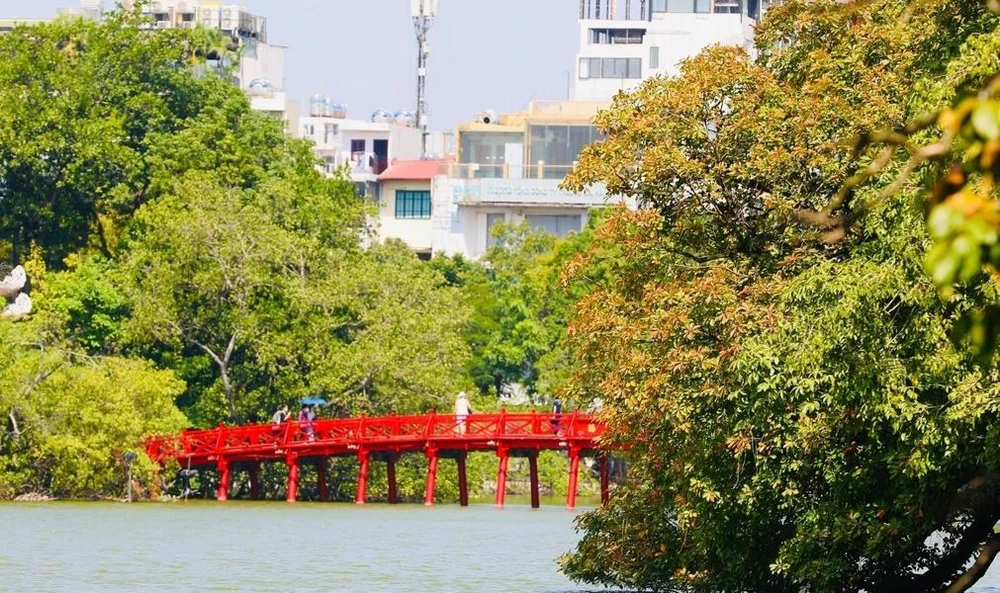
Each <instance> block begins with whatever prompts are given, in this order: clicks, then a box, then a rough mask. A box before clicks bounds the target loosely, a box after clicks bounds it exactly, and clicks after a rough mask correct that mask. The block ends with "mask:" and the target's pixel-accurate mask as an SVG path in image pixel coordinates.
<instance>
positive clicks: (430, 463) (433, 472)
mask: <svg viewBox="0 0 1000 593" xmlns="http://www.w3.org/2000/svg"><path fill="white" fill-rule="evenodd" d="M437 471H438V456H437V450H435V449H427V489H426V490H425V491H424V504H425V505H427V506H431V505H433V504H434V489H435V488H436V485H437Z"/></svg>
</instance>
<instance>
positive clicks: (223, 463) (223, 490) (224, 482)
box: [216, 457, 229, 502]
mask: <svg viewBox="0 0 1000 593" xmlns="http://www.w3.org/2000/svg"><path fill="white" fill-rule="evenodd" d="M216 467H217V468H218V469H219V490H218V492H216V498H217V499H218V500H219V502H225V501H226V500H227V499H228V498H229V460H227V459H225V458H224V457H220V458H219V461H218V462H217V463H216Z"/></svg>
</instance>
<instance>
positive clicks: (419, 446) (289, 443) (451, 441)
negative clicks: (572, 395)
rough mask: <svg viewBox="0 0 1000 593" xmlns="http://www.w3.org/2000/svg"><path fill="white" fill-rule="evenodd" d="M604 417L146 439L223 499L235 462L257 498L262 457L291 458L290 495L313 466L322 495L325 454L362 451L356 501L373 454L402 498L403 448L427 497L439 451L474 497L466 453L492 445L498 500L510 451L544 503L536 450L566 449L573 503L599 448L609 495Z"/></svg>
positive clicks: (484, 417) (370, 423) (251, 428)
mask: <svg viewBox="0 0 1000 593" xmlns="http://www.w3.org/2000/svg"><path fill="white" fill-rule="evenodd" d="M603 432H604V425H603V424H601V423H600V422H598V421H597V420H595V419H594V418H593V417H591V416H589V415H585V414H580V413H576V412H574V413H570V414H562V415H559V416H553V415H552V414H539V413H535V412H529V413H517V414H509V413H507V412H500V413H498V414H473V415H471V416H469V417H468V418H467V419H466V420H465V422H464V423H459V422H458V421H457V419H456V417H455V416H451V415H437V414H434V413H433V412H432V413H431V414H428V415H425V416H395V415H393V416H383V417H372V418H367V417H360V418H348V419H332V420H315V421H313V422H311V423H300V422H285V423H283V424H256V425H248V426H235V427H230V426H224V425H220V426H219V427H218V428H213V429H210V430H187V431H184V432H182V433H181V434H180V435H176V436H170V437H158V438H154V439H151V440H149V441H148V443H147V452H148V453H149V456H150V457H151V458H152V459H153V460H154V461H157V462H159V463H160V464H161V466H162V465H163V464H165V463H167V462H168V461H170V460H174V461H177V462H178V463H179V464H180V465H181V467H183V468H192V469H193V468H201V469H216V470H218V473H219V487H218V496H217V498H218V499H219V500H226V498H227V497H228V493H229V482H230V475H231V472H232V471H233V470H234V469H244V468H245V469H246V470H247V471H249V473H250V497H251V498H252V499H254V500H259V499H260V484H259V478H258V475H259V470H260V464H261V463H262V462H276V461H277V462H284V463H285V464H286V465H287V466H288V488H287V500H288V502H294V501H295V500H296V498H297V496H298V485H299V464H300V463H313V464H315V466H316V474H317V479H318V482H319V483H318V486H319V488H318V490H319V498H320V500H322V501H326V500H328V499H329V491H328V487H327V480H326V465H327V463H326V462H327V459H328V458H330V457H357V459H358V487H357V494H356V496H355V502H357V503H359V504H362V503H364V502H365V496H366V488H367V484H368V467H369V463H370V462H371V461H372V460H380V461H385V462H386V463H387V464H388V468H387V469H388V477H389V503H390V504H395V503H396V502H397V501H398V496H397V493H396V461H397V459H399V456H400V455H402V454H404V453H422V454H424V455H426V456H427V460H428V463H427V486H426V489H425V493H424V503H425V504H428V505H431V504H434V488H435V481H436V479H437V467H438V459H441V458H445V459H449V458H450V459H454V460H455V461H456V463H457V464H458V489H459V503H460V504H461V505H462V506H467V505H468V504H469V488H468V481H467V478H466V470H465V461H466V456H467V455H468V453H469V452H470V451H494V452H496V454H497V457H499V460H500V461H499V469H498V470H497V491H496V504H497V505H498V506H503V504H504V499H505V495H506V492H505V490H506V484H507V463H508V460H509V459H510V458H511V457H527V458H528V461H529V468H530V476H531V506H532V507H535V508H537V507H538V506H539V497H538V452H539V451H546V450H564V451H567V452H568V453H569V458H570V472H569V489H568V492H567V495H566V506H567V507H568V508H574V507H575V506H576V490H577V479H578V475H579V470H580V459H581V457H585V456H596V457H597V458H598V460H599V462H600V476H601V500H602V502H606V501H607V497H608V459H607V457H606V456H604V455H602V454H600V451H599V445H598V439H599V437H600V436H601V434H602V433H603Z"/></svg>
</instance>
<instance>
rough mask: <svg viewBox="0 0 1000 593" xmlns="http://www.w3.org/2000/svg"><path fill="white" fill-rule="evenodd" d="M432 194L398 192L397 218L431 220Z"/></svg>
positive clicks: (425, 192)
mask: <svg viewBox="0 0 1000 593" xmlns="http://www.w3.org/2000/svg"><path fill="white" fill-rule="evenodd" d="M430 217H431V192H429V191H426V190H424V191H412V190H404V189H397V190H396V218H423V219H426V218H430Z"/></svg>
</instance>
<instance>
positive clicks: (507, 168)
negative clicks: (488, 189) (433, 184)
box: [441, 161, 573, 181]
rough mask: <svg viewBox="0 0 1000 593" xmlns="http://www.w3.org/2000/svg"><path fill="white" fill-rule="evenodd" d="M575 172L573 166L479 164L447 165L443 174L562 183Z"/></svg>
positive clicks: (542, 163)
mask: <svg viewBox="0 0 1000 593" xmlns="http://www.w3.org/2000/svg"><path fill="white" fill-rule="evenodd" d="M572 170H573V165H546V164H545V163H544V162H541V161H539V162H538V163H536V164H534V165H511V164H506V163H505V164H499V165H481V164H477V163H447V164H445V165H443V166H442V168H441V174H442V175H447V176H448V177H454V178H461V179H554V180H557V181H562V180H563V179H565V178H566V176H567V175H569V174H570V172H571V171H572Z"/></svg>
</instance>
